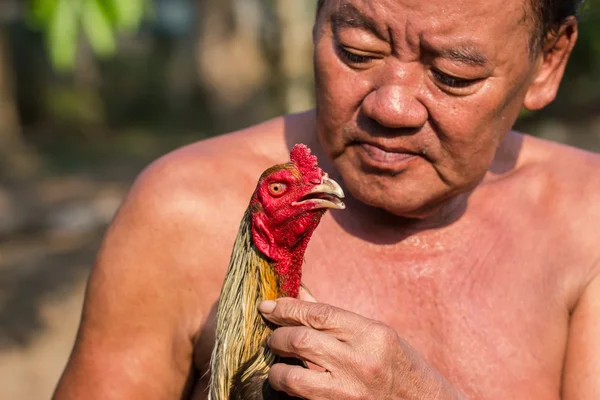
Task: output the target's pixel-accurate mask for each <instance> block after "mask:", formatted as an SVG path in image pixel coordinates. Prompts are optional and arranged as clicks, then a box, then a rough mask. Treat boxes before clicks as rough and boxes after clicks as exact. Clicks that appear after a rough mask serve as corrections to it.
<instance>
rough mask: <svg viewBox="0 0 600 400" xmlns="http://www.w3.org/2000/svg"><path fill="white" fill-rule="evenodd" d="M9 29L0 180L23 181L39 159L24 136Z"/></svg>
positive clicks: (3, 62) (1, 57)
mask: <svg viewBox="0 0 600 400" xmlns="http://www.w3.org/2000/svg"><path fill="white" fill-rule="evenodd" d="M9 46H10V45H9V40H8V37H7V34H6V27H5V26H4V25H3V24H0V179H9V180H19V179H23V178H26V177H29V176H31V175H32V174H33V173H34V172H35V170H36V166H37V163H36V157H35V156H34V154H33V153H32V151H31V150H30V149H29V148H28V146H27V144H26V143H25V140H24V138H23V136H22V131H21V125H20V121H19V115H18V112H17V105H16V100H15V94H14V88H13V82H14V81H15V78H14V71H13V67H12V60H11V55H10V48H9Z"/></svg>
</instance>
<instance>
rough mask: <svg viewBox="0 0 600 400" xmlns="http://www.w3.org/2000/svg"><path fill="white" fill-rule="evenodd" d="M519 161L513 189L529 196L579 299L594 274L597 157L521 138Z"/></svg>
mask: <svg viewBox="0 0 600 400" xmlns="http://www.w3.org/2000/svg"><path fill="white" fill-rule="evenodd" d="M520 158H521V161H519V164H520V168H519V170H520V171H521V174H520V175H521V177H522V179H520V182H521V183H520V184H519V185H520V186H521V187H522V188H523V193H527V192H528V191H529V192H530V193H535V196H532V198H533V199H534V200H535V203H533V206H534V207H535V208H536V211H537V212H538V215H540V216H542V218H544V226H545V230H546V234H547V235H548V237H549V240H551V241H554V242H555V243H554V248H555V249H557V250H558V249H560V252H561V253H562V254H563V255H568V256H567V257H568V261H566V262H565V268H566V270H567V271H568V272H569V275H568V276H569V277H572V278H573V279H574V281H576V282H577V283H575V284H574V287H576V288H577V289H575V293H580V291H579V289H583V287H585V286H586V285H587V284H588V283H589V282H590V281H591V280H592V279H594V277H596V276H598V275H599V274H600V262H599V261H600V246H598V244H599V243H600V233H599V232H598V226H600V207H599V205H600V174H599V171H600V155H598V154H595V153H592V152H589V151H585V150H581V149H577V148H574V147H570V146H567V145H563V144H559V143H555V142H550V141H547V140H543V139H539V138H534V137H531V136H524V140H523V145H522V156H521V157H520ZM575 297H577V295H575ZM574 300H576V299H574Z"/></svg>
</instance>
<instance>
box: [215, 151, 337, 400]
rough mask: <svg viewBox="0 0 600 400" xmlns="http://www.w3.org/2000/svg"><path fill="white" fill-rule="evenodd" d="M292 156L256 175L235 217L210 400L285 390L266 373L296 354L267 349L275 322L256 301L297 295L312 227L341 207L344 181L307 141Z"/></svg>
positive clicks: (281, 395)
mask: <svg viewBox="0 0 600 400" xmlns="http://www.w3.org/2000/svg"><path fill="white" fill-rule="evenodd" d="M290 158H291V160H290V162H288V163H286V164H280V165H275V166H273V167H271V168H269V169H267V170H266V171H265V172H264V173H263V174H262V175H261V177H260V179H259V181H258V184H257V186H256V190H255V191H254V194H253V195H252V198H251V200H250V205H249V206H248V209H247V210H246V212H245V214H244V217H243V218H242V221H241V224H240V228H239V231H238V234H237V237H236V240H235V244H234V246H233V252H232V254H231V259H230V263H229V268H228V270H227V274H226V276H225V281H224V283H223V287H222V289H221V295H220V298H219V304H218V309H217V328H216V334H215V347H214V350H213V353H212V357H211V363H210V370H211V376H210V389H209V399H210V400H228V399H236V400H237V399H250V400H251V399H257V400H258V399H284V398H289V397H288V396H287V395H286V394H285V393H280V392H275V391H274V390H273V389H272V388H271V387H270V386H269V384H268V381H267V374H268V370H269V367H270V366H271V365H273V364H274V363H275V362H289V363H294V361H297V360H282V359H280V358H279V357H278V356H276V355H275V354H273V353H271V351H270V350H269V348H268V347H267V346H266V344H265V341H266V339H267V338H268V336H269V335H270V333H271V332H272V331H273V329H275V327H274V326H273V325H271V324H270V323H267V322H265V320H264V319H263V318H262V316H261V315H260V314H259V312H258V309H257V306H258V304H259V303H260V302H261V301H262V300H272V299H276V298H279V297H297V296H298V292H299V290H300V285H301V277H302V263H303V260H304V252H305V250H306V246H307V245H308V241H309V240H310V237H311V235H312V233H313V232H314V230H315V228H316V227H317V225H318V224H319V222H320V220H321V217H322V216H323V214H324V213H325V212H326V211H327V209H329V208H334V209H343V208H344V203H342V201H341V200H340V199H341V198H343V197H344V193H343V191H342V189H341V188H340V186H339V185H338V184H337V183H336V182H335V181H334V180H332V179H330V178H329V177H328V176H327V174H325V173H324V172H323V171H322V170H321V169H320V168H319V167H318V166H317V158H316V157H315V156H314V155H311V153H310V150H309V149H308V147H306V146H304V145H296V146H294V148H293V149H292V151H291V153H290ZM297 363H299V362H297Z"/></svg>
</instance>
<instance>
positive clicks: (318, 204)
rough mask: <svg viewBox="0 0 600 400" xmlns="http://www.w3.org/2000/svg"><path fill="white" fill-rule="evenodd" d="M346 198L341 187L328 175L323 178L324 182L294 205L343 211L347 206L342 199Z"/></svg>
mask: <svg viewBox="0 0 600 400" xmlns="http://www.w3.org/2000/svg"><path fill="white" fill-rule="evenodd" d="M343 198H344V191H343V190H342V188H341V187H340V185H339V184H338V183H337V182H336V181H334V180H333V179H331V178H329V177H328V176H327V174H325V176H324V177H323V181H322V182H321V183H320V184H319V185H317V186H315V187H313V188H312V189H311V190H310V191H309V192H307V193H306V194H305V195H304V196H303V197H302V198H301V199H300V201H296V202H294V203H293V204H292V205H294V206H296V205H301V204H307V203H310V204H311V205H312V206H313V208H315V209H316V208H334V209H337V210H343V209H344V208H346V205H345V204H344V203H343V202H342V200H341V199H343Z"/></svg>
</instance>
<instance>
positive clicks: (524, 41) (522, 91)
mask: <svg viewBox="0 0 600 400" xmlns="http://www.w3.org/2000/svg"><path fill="white" fill-rule="evenodd" d="M328 4H329V6H328V7H326V8H325V9H324V10H323V12H322V13H321V15H320V19H319V24H318V25H317V27H316V29H315V43H316V52H315V70H316V78H317V85H318V87H319V89H320V90H319V91H317V95H318V98H317V105H318V108H317V112H318V114H319V115H322V114H326V117H323V118H319V120H318V121H319V125H318V129H319V133H320V135H319V138H320V141H321V143H322V145H323V148H324V150H325V152H326V153H327V155H328V156H329V157H330V158H331V159H332V160H333V161H334V163H335V166H336V168H337V169H338V170H339V171H340V173H341V174H342V176H343V177H344V180H345V182H346V185H347V186H348V188H349V189H350V191H351V192H352V193H353V194H354V196H356V197H357V199H358V200H360V201H362V202H364V203H366V204H368V205H370V206H374V207H378V208H383V209H385V210H386V211H389V212H390V213H393V214H395V215H399V216H405V217H426V216H429V215H431V214H433V213H435V211H437V210H438V209H439V208H440V207H441V206H442V205H444V204H445V203H446V202H447V200H448V199H449V198H451V197H453V196H456V195H457V194H461V193H468V191H469V190H470V189H472V188H473V187H475V185H477V184H478V183H479V181H480V180H481V179H482V178H483V177H484V174H485V173H486V171H487V170H488V168H489V166H490V164H491V162H492V159H493V158H494V155H495V152H496V149H497V147H498V145H499V143H500V141H501V140H502V138H503V137H504V136H505V135H506V134H507V132H508V131H509V130H510V128H511V126H512V124H513V122H514V120H515V119H516V117H517V116H518V114H519V111H520V110H521V107H522V104H523V100H524V97H525V95H526V93H527V89H528V87H529V84H530V83H531V81H532V79H533V77H534V73H535V72H536V68H534V67H532V65H531V63H528V62H527V60H529V48H528V38H529V37H530V35H531V30H532V28H531V23H529V24H528V23H526V22H525V21H523V18H524V17H523V5H522V4H519V2H516V1H515V2H508V3H505V2H499V1H497V2H496V4H493V3H490V2H479V3H473V2H471V1H462V2H453V3H452V5H451V6H450V5H449V4H448V3H447V2H437V1H434V2H430V1H427V2H423V1H418V0H415V1H402V2H399V1H375V2H373V1H330V2H328ZM498 10H501V12H497V11H498ZM492 13H493V14H494V18H490V14H492ZM482 20H485V21H489V22H488V23H478V22H479V21H482ZM474 27H477V34H476V35H475V34H473V30H474ZM500 37H501V38H502V40H496V38H500ZM524 61H525V62H524ZM386 150H387V154H386ZM460 201H464V197H462V198H461V200H460Z"/></svg>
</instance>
